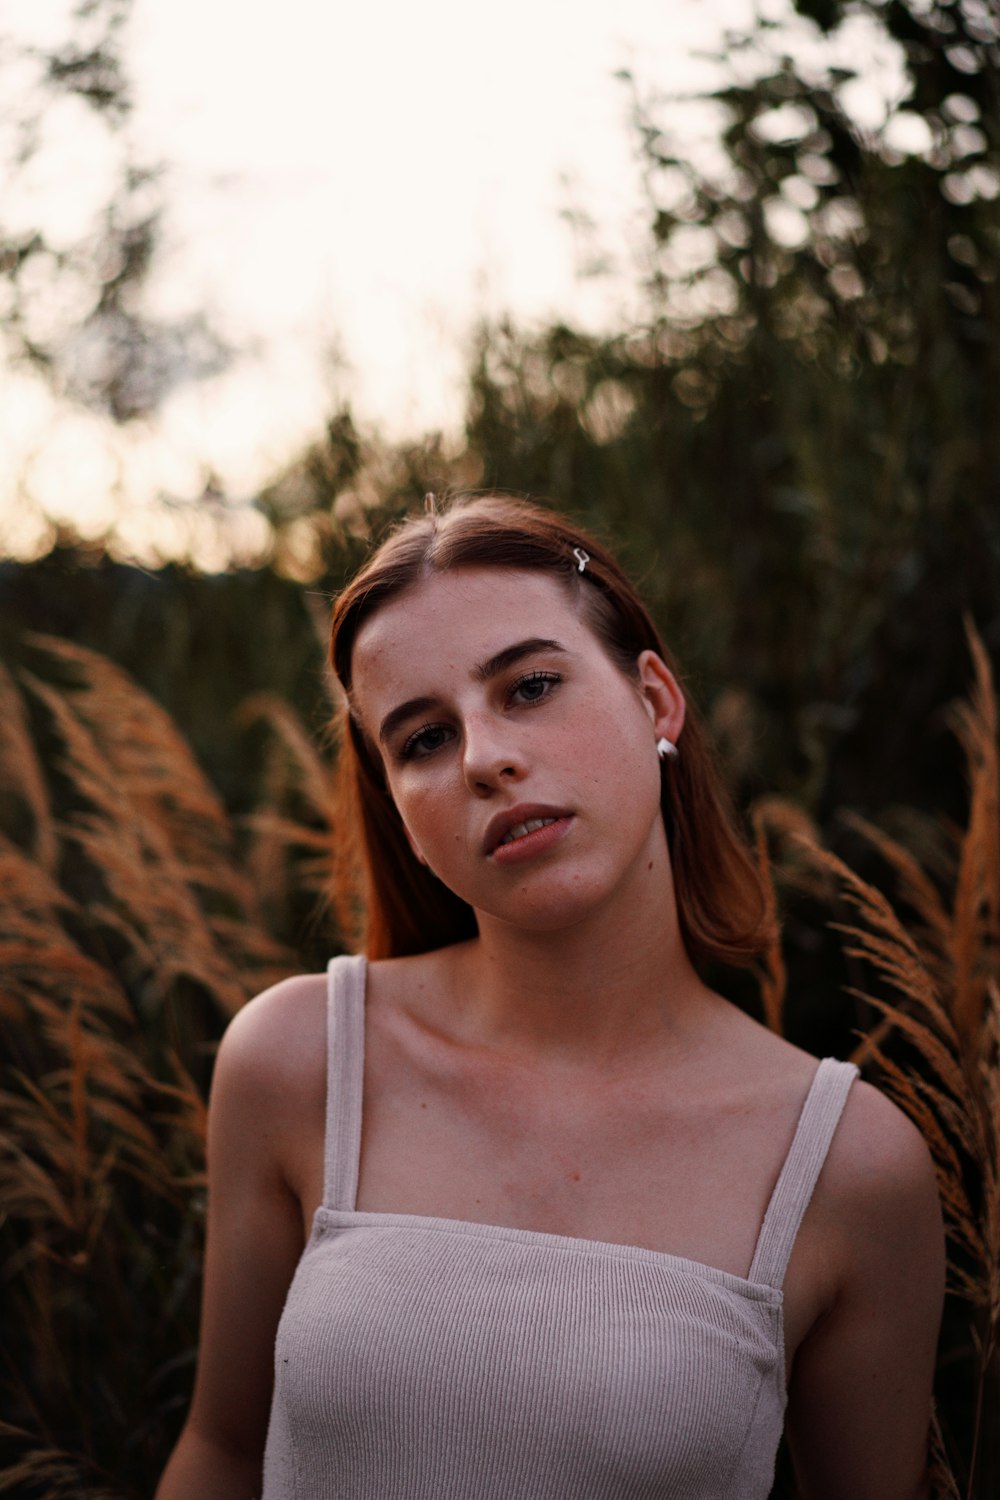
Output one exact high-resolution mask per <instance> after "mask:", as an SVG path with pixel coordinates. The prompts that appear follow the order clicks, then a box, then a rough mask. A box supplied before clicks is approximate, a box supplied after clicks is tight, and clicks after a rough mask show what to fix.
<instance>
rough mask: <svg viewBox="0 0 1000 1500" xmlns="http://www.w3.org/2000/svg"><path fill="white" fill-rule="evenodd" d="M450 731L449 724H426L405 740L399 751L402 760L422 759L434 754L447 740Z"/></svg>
mask: <svg viewBox="0 0 1000 1500" xmlns="http://www.w3.org/2000/svg"><path fill="white" fill-rule="evenodd" d="M450 733H451V731H450V730H449V728H448V726H447V724H425V725H424V727H423V729H418V730H417V731H416V732H415V733H414V734H411V735H410V737H409V739H408V740H406V741H405V743H404V744H403V747H402V749H401V750H400V752H399V758H400V760H422V759H424V758H425V757H426V756H428V755H433V754H434V752H435V750H440V748H441V746H442V745H443V744H445V743H446V742H447V739H448V736H449V734H450Z"/></svg>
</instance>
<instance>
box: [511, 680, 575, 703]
mask: <svg viewBox="0 0 1000 1500" xmlns="http://www.w3.org/2000/svg"><path fill="white" fill-rule="evenodd" d="M561 681H562V678H561V677H560V676H559V673H558V672H529V673H528V675H527V677H519V678H518V679H517V681H516V682H515V683H514V685H513V686H512V688H511V690H510V694H509V697H510V698H511V699H514V700H519V701H520V702H521V703H526V704H527V703H541V702H542V700H543V699H544V698H548V697H549V695H550V694H551V692H552V690H553V689H554V688H555V687H556V686H557V685H558V684H559V683H560V682H561Z"/></svg>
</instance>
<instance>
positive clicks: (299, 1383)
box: [263, 958, 857, 1500]
mask: <svg viewBox="0 0 1000 1500" xmlns="http://www.w3.org/2000/svg"><path fill="white" fill-rule="evenodd" d="M364 992H365V960H364V959H363V958H338V959H334V960H333V962H332V963H331V965H330V971H329V1001H328V1022H327V1027H328V1032H327V1034H328V1072H327V1091H328V1092H327V1121H326V1156H325V1166H324V1178H325V1187H324V1196H323V1204H322V1206H321V1207H320V1208H318V1209H317V1210H316V1214H315V1218H314V1222H313V1228H312V1234H311V1237H310V1239H309V1243H308V1244H307V1245H306V1247H305V1249H304V1251H303V1253H302V1257H301V1259H300V1261H299V1264H298V1267H297V1269H296V1272H295V1276H294V1278H293V1280H292V1283H291V1286H290V1288H289V1291H288V1297H287V1300H286V1302H285V1307H284V1311H283V1313H282V1316H281V1321H280V1324H279V1327H278V1334H277V1339H276V1345H275V1385H274V1396H273V1401H272V1406H271V1420H270V1425H269V1428H268V1435H267V1447H266V1451H265V1457H264V1490H263V1500H766V1496H767V1494H768V1491H769V1489H770V1487H771V1483H772V1479H773V1474H774V1461H775V1454H776V1451H777V1447H778V1442H779V1439H780V1436H781V1429H782V1421H783V1417H784V1408H785V1374H784V1362H785V1355H784V1338H783V1330H782V1293H781V1285H782V1281H783V1279H784V1274H785V1268H786V1266H787V1264H788V1259H789V1256H790V1254H791V1251H792V1246H793V1244H794V1242H795V1236H796V1233H797V1231H798V1227H799V1224H800V1222H801V1220H802V1216H803V1214H804V1212H805V1210H806V1207H807V1205H808V1203H809V1199H810V1197H811V1195H812V1191H813V1187H814V1185H815V1182H816V1179H817V1177H818V1176H819V1172H820V1169H821V1167H822V1165H823V1162H824V1159H825V1157H826V1153H827V1149H828V1147H829V1144H830V1141H831V1139H832V1137H833V1133H834V1130H835V1129H836V1127H837V1122H838V1120H839V1119H840V1115H841V1111H842V1109H843V1107H844V1103H845V1101H846V1098H847V1093H848V1090H849V1089H850V1086H851V1083H852V1082H853V1080H854V1078H855V1076H856V1074H857V1069H856V1068H854V1067H853V1066H852V1065H851V1064H849V1063H840V1062H835V1061H833V1060H832V1059H830V1058H827V1059H825V1060H824V1061H823V1062H821V1063H820V1064H819V1066H818V1068H817V1070H816V1074H815V1077H814V1079H813V1082H812V1085H811V1087H810V1089H809V1093H808V1095H807V1097H806V1100H805V1103H804V1105H803V1107H802V1113H801V1116H800V1118H799V1122H798V1126H797V1128H796V1131H795V1135H794V1138H793V1140H792V1144H791V1148H790V1150H789V1152H788V1156H787V1157H786V1159H785V1162H784V1165H783V1167H782V1169H781V1173H780V1175H779V1177H778V1180H777V1183H776V1185H775V1188H774V1192H773V1194H772V1196H771V1200H770V1203H769V1204H768V1207H767V1211H766V1213H765V1215H764V1220H763V1224H762V1226H761V1230H760V1234H759V1237H758V1240H757V1246H756V1249H755V1252H754V1256H753V1261H752V1263H751V1266H750V1270H749V1272H748V1274H747V1276H746V1278H743V1277H741V1276H735V1275H732V1274H730V1273H729V1272H727V1271H722V1270H719V1269H717V1268H716V1267H714V1266H707V1265H702V1264H700V1263H699V1262H697V1261H692V1260H685V1259H684V1258H682V1257H680V1256H676V1255H668V1254H663V1253H661V1252H659V1251H654V1250H646V1249H640V1248H638V1247H634V1246H629V1245H618V1244H611V1243H604V1242H602V1241H597V1240H580V1239H573V1238H571V1237H569V1236H566V1235H560V1234H549V1233H544V1232H541V1231H534V1230H527V1229H510V1228H503V1227H500V1226H496V1225H491V1224H476V1223H468V1222H465V1221H463V1220H455V1219H441V1218H432V1217H429V1216H427V1217H425V1216H423V1215H418V1214H396V1213H359V1212H357V1211H356V1210H355V1208H354V1203H355V1199H356V1194H357V1185H358V1157H359V1151H360V1144H361V1096H362V1080H363V1066H364Z"/></svg>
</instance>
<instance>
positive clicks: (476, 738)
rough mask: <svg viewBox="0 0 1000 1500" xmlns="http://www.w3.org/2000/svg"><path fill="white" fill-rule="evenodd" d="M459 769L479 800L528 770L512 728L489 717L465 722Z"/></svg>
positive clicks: (516, 779)
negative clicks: (460, 766)
mask: <svg viewBox="0 0 1000 1500" xmlns="http://www.w3.org/2000/svg"><path fill="white" fill-rule="evenodd" d="M462 769H463V771H464V774H465V780H466V784H467V785H468V787H469V788H470V790H471V791H473V792H475V793H476V795H477V796H479V797H489V796H491V795H492V793H493V792H495V791H496V790H497V788H498V787H499V786H502V785H503V784H504V782H511V781H519V780H520V779H521V777H522V776H524V774H525V771H526V769H527V768H526V766H525V762H524V756H523V754H522V752H521V749H520V747H519V746H518V743H517V737H516V735H515V733H514V731H513V729H512V728H511V726H510V725H509V724H504V723H503V721H502V720H500V719H498V718H497V717H496V716H495V715H492V714H491V715H488V716H487V715H483V716H482V717H479V716H477V717H476V718H474V719H467V720H466V723H465V744H464V747H463V755H462Z"/></svg>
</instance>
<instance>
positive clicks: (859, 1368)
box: [158, 567, 943, 1500]
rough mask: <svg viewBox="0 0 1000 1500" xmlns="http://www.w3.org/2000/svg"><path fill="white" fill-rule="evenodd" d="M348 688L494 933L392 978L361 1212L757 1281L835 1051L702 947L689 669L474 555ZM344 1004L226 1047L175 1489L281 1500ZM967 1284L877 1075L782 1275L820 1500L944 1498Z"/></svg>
mask: <svg viewBox="0 0 1000 1500" xmlns="http://www.w3.org/2000/svg"><path fill="white" fill-rule="evenodd" d="M352 705H353V710H354V712H355V714H356V716H357V718H358V719H359V721H360V723H361V725H362V727H363V729H364V732H365V734H366V736H367V737H368V739H369V741H370V742H371V743H372V745H374V746H375V747H376V749H377V753H378V755H379V756H380V758H381V761H382V764H383V767H384V771H385V776H386V779H387V783H388V787H389V790H390V792H391V795H392V798H393V800H394V802H395V805H396V808H397V810H398V812H399V814H400V816H401V818H402V821H403V823H404V826H405V828H406V831H407V834H408V837H409V839H410V842H411V844H412V846H413V848H414V850H415V851H416V852H417V854H418V857H419V858H421V859H422V860H424V861H425V862H426V864H427V865H428V867H429V868H430V870H431V871H433V873H434V874H435V876H436V877H437V878H438V879H440V880H442V881H443V882H445V884H446V885H448V886H449V887H450V888H451V889H452V890H453V891H455V892H457V893H458V894H459V895H460V896H462V897H463V898H464V900H465V901H467V902H468V903H469V904H470V905H471V906H472V907H473V908H474V910H475V913H476V918H477V924H478V936H477V937H475V938H474V939H472V940H470V941H468V942H463V943H456V944H454V945H453V946H451V947H447V948H443V949H438V950H435V951H431V952H428V953H422V954H419V955H416V956H412V957H406V958H395V959H389V960H384V961H381V962H378V963H373V964H371V965H370V966H369V977H368V990H367V997H366V1019H365V1079H364V1115H363V1128H362V1145H361V1162H360V1175H359V1184H358V1197H357V1207H358V1208H359V1209H360V1210H362V1211H364V1210H369V1211H375V1212H392V1213H403V1214H407V1213H409V1214H418V1215H428V1214H429V1215H433V1216H436V1217H440V1218H445V1219H458V1220H467V1221H468V1220H472V1221H476V1222H480V1223H486V1224H494V1225H509V1226H514V1227H518V1228H525V1229H535V1230H542V1231H549V1232H553V1233H557V1234H562V1235H568V1236H572V1237H576V1238H580V1239H590V1240H601V1241H605V1242H610V1243H618V1244H626V1245H636V1246H644V1247H646V1248H649V1249H652V1250H658V1251H662V1252H667V1253H671V1254H676V1255H681V1256H684V1257H686V1258H688V1259H690V1260H694V1261H699V1262H701V1263H702V1264H705V1265H709V1266H713V1267H717V1268H719V1269H721V1270H724V1271H727V1272H729V1273H731V1274H732V1275H735V1276H746V1273H747V1270H748V1267H749V1264H750V1260H751V1257H752V1254H753V1249H754V1244H755V1241H756V1237H757V1232H758V1229H759V1226H760V1222H761V1218H762V1216H763V1213H764V1209H765V1206H766V1204H767V1201H768V1198H769V1196H770V1192H771V1189H772V1188H773V1185H774V1182H775V1179H776V1176H777V1173H778V1171H779V1170H780V1167H781V1163H782V1161H783V1159H784V1156H785V1153H786V1151H787V1149H788V1145H789V1143H790V1141H791V1138H792V1135H793V1133H794V1129H795V1124H796V1121H797V1119H798V1115H799V1111H800V1109H801V1106H802V1102H803V1099H804V1097H805V1094H806V1092H807V1090H808V1087H809V1084H810V1082H811V1079H812V1076H813V1073H814V1070H815V1066H816V1062H815V1059H814V1058H811V1057H809V1056H808V1055H807V1054H805V1053H803V1052H801V1051H799V1049H797V1048H795V1047H793V1046H791V1045H790V1044H789V1043H787V1042H786V1041H784V1040H783V1039H781V1038H779V1037H777V1036H775V1035H774V1034H772V1033H771V1032H769V1031H767V1030H765V1029H764V1028H763V1027H762V1026H760V1025H758V1024H757V1023H756V1022H755V1021H753V1020H751V1019H750V1018H749V1017H747V1016H746V1015H744V1014H743V1013H742V1012H740V1011H739V1010H737V1009H736V1008H735V1007H734V1006H732V1005H731V1004H729V1003H728V1002H727V1001H725V1000H724V999H722V998H721V997H720V996H719V995H717V994H715V993H714V992H713V991H711V990H710V989H708V988H707V987H706V986H705V984H704V983H703V982H702V981H701V979H700V978H699V976H698V974H697V973H696V971H695V969H694V967H693V965H692V964H691V962H690V960H689V958H688V955H687V952H686V950H685V947H684V944H683V941H682V939H681V935H680V929H679V925H678V920H677V909H676V899H675V891H674V883H673V876H672V871H671V862H670V853H669V849H668V845H667V838H666V833H665V830H664V825H663V820H662V816H661V813H660V778H661V774H662V775H669V774H670V766H669V764H668V765H667V766H666V767H665V769H663V770H661V764H660V761H659V758H658V756H657V751H656V742H657V740H658V739H659V738H660V737H661V736H662V737H666V738H667V739H670V740H671V741H673V742H674V743H676V744H677V745H678V747H679V751H680V754H681V755H682V756H683V754H684V697H683V694H682V692H681V690H680V688H679V686H678V683H677V682H676V680H675V678H674V677H673V676H672V674H671V673H670V671H669V670H668V669H667V667H666V666H665V665H664V663H663V662H662V661H661V659H660V658H659V657H658V656H657V655H656V654H655V653H654V652H652V651H644V652H643V653H642V654H641V655H640V656H639V657H638V659H637V660H636V663H635V670H634V673H632V674H629V673H625V672H623V671H622V670H621V668H620V666H619V665H617V664H616V663H615V662H614V661H612V659H611V658H610V656H609V655H608V652H607V651H606V649H605V648H604V646H603V645H602V643H601V642H600V641H599V640H598V638H597V636H596V635H595V634H594V633H593V631H592V630H591V628H590V626H589V625H588V624H587V621H586V619H585V617H584V615H583V614H582V612H581V610H580V608H579V603H578V599H577V597H576V596H575V595H574V594H573V593H572V592H571V591H570V590H568V589H567V588H565V587H564V586H563V584H562V583H561V582H560V581H559V580H558V578H556V577H553V576H552V575H550V574H546V573H544V572H541V571H538V570H524V571H519V570H516V569H508V568H497V567H464V568H455V569H452V570H451V571H446V572H441V573H431V574H430V575H429V576H427V577H426V578H424V579H423V580H422V581H421V582H420V583H418V584H416V585H415V586H414V587H412V588H410V589H408V590H406V591H405V592H403V593H401V594H399V595H397V596H395V597H393V598H392V599H390V600H389V601H388V602H387V603H385V604H384V605H383V606H382V607H380V608H378V609H377V610H376V611H375V612H374V613H373V614H372V615H370V616H369V617H368V618H367V619H365V621H364V622H363V624H362V625H361V627H360V629H359V632H358V636H357V640H356V642H355V647H354V655H353V686H352ZM325 1006H326V981H325V976H323V975H310V976H303V977H301V978H297V979H292V980H287V981H285V982H284V983H282V984H280V985H277V986H275V987H274V988H273V989H271V990H270V991H268V992H267V993H266V994H265V995H263V996H261V997H259V998H258V999H257V1000H256V1001H254V1002H252V1003H251V1004H250V1005H249V1006H247V1007H246V1008H245V1009H244V1010H243V1011H242V1012H241V1013H240V1015H239V1016H238V1017H237V1018H236V1020H235V1021H234V1023H233V1024H232V1025H231V1027H230V1029H229V1031H228V1032H227V1035H226V1038H225V1040H224V1042H223V1045H222V1048H221V1051H220V1055H219V1059H218V1063H217V1067H216V1075H215V1080H214V1083H213V1095H212V1110H211V1115H210V1132H209V1180H210V1185H211V1186H210V1214H209V1234H208V1250H207V1259H206V1284H205V1301H204V1316H203V1329H202V1344H201V1352H200V1357H199V1367H198V1378H197V1384H196V1390H195V1397H194V1403H193V1406H192V1412H191V1416H190V1418H189V1420H188V1424H187V1426H186V1428H185V1431H184V1434H183V1436H182V1439H181V1442H180V1443H179V1445H178V1448H177V1450H176V1452H175V1455H174V1458H173V1460H172V1461H171V1464H170V1466H169V1467H168V1470H167V1472H166V1474H165V1476H164V1479H163V1481H162V1483H161V1487H160V1490H159V1491H158V1500H180V1497H182V1496H183V1497H184V1500H189V1497H195V1500H199V1497H202V1496H204V1497H205V1500H208V1497H209V1496H211V1497H212V1500H228V1497H230V1496H232V1497H236V1496H241V1497H243V1500H245V1497H246V1496H248V1495H250V1494H254V1493H257V1492H258V1491H257V1489H256V1488H255V1486H258V1485H259V1475H260V1462H261V1454H262V1450H263V1442H264V1434H265V1432H266V1426H267V1415H268V1409H269V1403H270V1394H271V1368H270V1365H271V1358H272V1355H273V1344H274V1332H275V1328H276V1325H277V1321H278V1318H279V1316H280V1312H281V1307H282V1305H283V1301H284V1297H285V1293H286V1291H287V1288H288V1284H289V1282H290V1280H291V1277H292V1275H293V1274H294V1270H295V1266H296V1264H297V1261H298V1258H299V1255H300V1254H301V1251H302V1247H303V1245H304V1243H305V1239H306V1238H307V1236H308V1234H309V1229H310V1224H311V1220H312V1216H313V1212H314V1210H315V1208H316V1206H317V1204H318V1203H319V1202H320V1201H321V1197H322V1182H323V1136H324V1113H325V1102H326V1076H325V1060H326V1030H325V1027H326V1016H325ZM720 1205H724V1210H725V1211H724V1212H720ZM942 1283H943V1238H942V1233H941V1223H940V1210H939V1207H938V1203H937V1195H936V1190H935V1186H934V1180H933V1172H932V1169H931V1165H930V1161H929V1157H928V1153H927V1150H926V1147H925V1146H924V1144H923V1142H922V1140H921V1139H920V1137H919V1135H918V1134H917V1132H916V1131H915V1130H914V1128H913V1127H912V1126H911V1125H910V1124H909V1122H908V1121H907V1120H906V1119H905V1118H904V1117H903V1116H902V1115H901V1114H900V1113H899V1111H898V1110H896V1109H895V1107H894V1106H893V1105H892V1104H890V1103H889V1102H888V1100H887V1099H885V1098H884V1097H883V1096H882V1095H881V1094H879V1093H878V1092H877V1091H875V1090H874V1089H872V1088H870V1087H868V1086H867V1085H865V1084H857V1083H856V1084H855V1085H854V1086H853V1087H852V1090H851V1093H850V1096H849V1098H848V1103H847V1106H846V1108H845V1111H844V1115H843V1117H842V1120H841V1123H840V1125H839V1127H838V1129H837V1132H836V1134H835V1136H834V1140H833V1144H832V1146H831V1149H830V1153H829V1156H828V1158H827V1160H826V1163H825V1165H824V1168H823V1171H822V1173H821V1176H820V1179H819V1182H818V1184H817V1188H816V1191H815V1194H814V1196H813V1199H812V1201H811V1203H810V1206H809V1208H808V1210H807V1212H806V1215H805V1219H804V1221H803V1224H802V1228H801V1230H800V1232H799V1236H798V1239H797V1240H796V1244H795V1248H794V1251H793V1254H792V1258H791V1262H790V1264H789V1268H788V1273H787V1277H786V1281H785V1284H784V1298H785V1339H786V1364H787V1368H788V1372H789V1377H790V1386H789V1408H788V1436H789V1442H790V1444H791V1448H792V1452H793V1455H794V1459H795V1463H796V1472H797V1480H798V1486H799V1492H800V1494H801V1495H802V1496H803V1497H804V1500H916V1497H920V1496H923V1495H925V1494H926V1485H925V1478H924V1476H925V1469H926V1463H925V1455H926V1436H927V1424H928V1411H929V1399H930V1385H931V1376H932V1371H933V1363H934V1350H935V1341H936V1333H937V1326H938V1320H939V1317H940V1306H941V1298H942Z"/></svg>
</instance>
